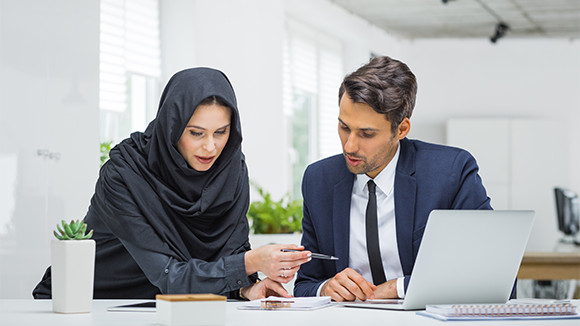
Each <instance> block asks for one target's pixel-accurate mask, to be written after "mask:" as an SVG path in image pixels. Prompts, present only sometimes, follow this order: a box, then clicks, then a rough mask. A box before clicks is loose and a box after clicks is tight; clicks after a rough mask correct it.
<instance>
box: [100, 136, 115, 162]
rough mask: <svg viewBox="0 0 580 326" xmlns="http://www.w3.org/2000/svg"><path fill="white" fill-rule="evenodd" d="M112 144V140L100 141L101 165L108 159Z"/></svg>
mask: <svg viewBox="0 0 580 326" xmlns="http://www.w3.org/2000/svg"><path fill="white" fill-rule="evenodd" d="M112 144H113V142H112V141H108V142H103V143H101V166H103V164H105V162H107V160H108V159H109V152H110V151H111V146H112Z"/></svg>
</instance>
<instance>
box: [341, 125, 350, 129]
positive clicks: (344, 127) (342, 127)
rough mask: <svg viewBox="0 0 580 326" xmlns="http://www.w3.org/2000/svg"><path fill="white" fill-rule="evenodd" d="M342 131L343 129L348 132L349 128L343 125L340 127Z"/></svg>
mask: <svg viewBox="0 0 580 326" xmlns="http://www.w3.org/2000/svg"><path fill="white" fill-rule="evenodd" d="M340 129H342V130H348V127H347V126H346V125H343V124H341V125H340Z"/></svg>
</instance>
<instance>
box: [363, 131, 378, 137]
mask: <svg viewBox="0 0 580 326" xmlns="http://www.w3.org/2000/svg"><path fill="white" fill-rule="evenodd" d="M362 135H363V137H364V138H373V137H374V136H375V134H369V133H366V132H363V134H362Z"/></svg>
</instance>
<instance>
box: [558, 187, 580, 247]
mask: <svg viewBox="0 0 580 326" xmlns="http://www.w3.org/2000/svg"><path fill="white" fill-rule="evenodd" d="M554 192H555V194H556V212H557V215H558V228H559V229H560V231H562V232H563V233H564V234H565V235H567V236H572V238H573V237H575V236H576V234H577V233H578V229H580V208H579V205H578V194H576V193H575V192H573V191H571V190H568V189H563V188H554Z"/></svg>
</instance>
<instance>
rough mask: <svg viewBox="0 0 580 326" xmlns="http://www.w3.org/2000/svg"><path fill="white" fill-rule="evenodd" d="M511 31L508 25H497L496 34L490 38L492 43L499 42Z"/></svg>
mask: <svg viewBox="0 0 580 326" xmlns="http://www.w3.org/2000/svg"><path fill="white" fill-rule="evenodd" d="M509 29H510V27H509V26H508V25H507V24H504V23H497V25H495V34H494V35H493V36H492V37H490V38H489V40H490V41H491V43H495V42H497V40H499V39H500V38H502V37H503V36H504V35H505V33H506V32H507V31H508V30H509Z"/></svg>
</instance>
